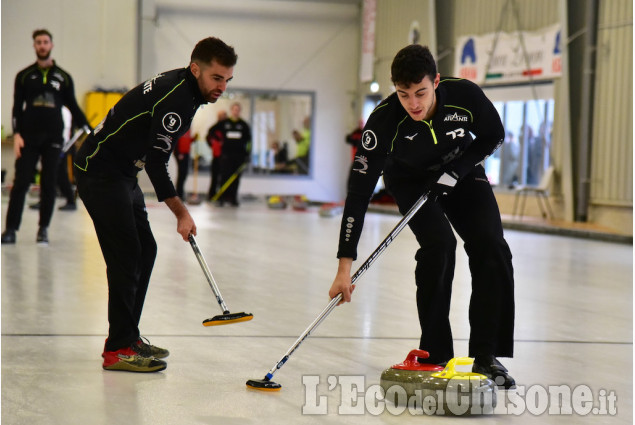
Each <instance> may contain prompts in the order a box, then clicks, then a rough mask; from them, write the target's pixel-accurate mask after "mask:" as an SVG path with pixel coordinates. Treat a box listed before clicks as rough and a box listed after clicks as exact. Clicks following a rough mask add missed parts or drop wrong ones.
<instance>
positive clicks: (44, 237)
mask: <svg viewBox="0 0 635 425" xmlns="http://www.w3.org/2000/svg"><path fill="white" fill-rule="evenodd" d="M36 241H37V243H39V244H44V245H47V244H48V243H49V236H48V232H47V231H46V227H40V228H39V229H38V231H37V237H36Z"/></svg>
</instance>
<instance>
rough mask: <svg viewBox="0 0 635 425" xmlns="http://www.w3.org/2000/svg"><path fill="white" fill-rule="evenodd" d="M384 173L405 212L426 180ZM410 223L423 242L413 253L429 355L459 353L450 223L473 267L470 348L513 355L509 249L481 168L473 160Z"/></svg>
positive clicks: (440, 359)
mask: <svg viewBox="0 0 635 425" xmlns="http://www.w3.org/2000/svg"><path fill="white" fill-rule="evenodd" d="M385 180H386V185H387V188H388V190H389V191H390V192H391V193H392V195H393V196H394V197H395V199H396V201H397V204H398V206H399V211H400V212H401V213H402V214H405V213H406V212H407V211H408V210H409V209H410V207H411V206H412V205H413V204H414V203H415V202H416V200H417V199H419V197H420V196H421V195H422V194H423V188H422V185H421V184H414V183H407V182H405V181H403V180H402V181H394V180H393V181H391V180H390V179H389V178H387V177H386V178H385ZM409 226H410V228H411V230H412V231H413V233H414V234H415V236H416V238H417V241H418V242H419V246H420V248H419V250H418V251H417V253H416V255H415V259H416V260H417V266H416V269H415V280H416V283H417V309H418V312H419V322H420V324H421V341H420V348H421V349H424V350H426V351H429V352H430V359H429V361H430V362H432V363H439V362H443V361H446V360H449V359H450V358H452V357H454V349H453V343H452V330H451V327H450V319H449V313H450V299H451V296H452V280H453V278H454V266H455V251H456V238H455V236H454V233H453V231H452V227H454V229H455V230H456V232H457V234H458V235H459V236H460V237H461V239H462V240H463V241H464V243H465V245H464V248H465V251H466V253H467V255H468V257H469V266H470V271H471V274H472V296H471V299H470V306H469V320H470V327H471V332H470V342H469V353H468V355H469V356H470V357H474V356H477V355H490V354H492V355H495V356H497V357H512V356H513V344H514V342H513V337H514V277H513V267H512V255H511V252H510V250H509V247H508V245H507V242H506V241H505V239H504V237H503V227H502V224H501V219H500V212H499V210H498V205H497V203H496V198H495V197H494V193H493V192H492V188H491V186H490V184H489V182H488V181H487V178H486V176H485V172H484V170H483V168H482V167H480V166H479V167H476V168H475V170H474V171H473V172H472V173H470V174H469V175H468V176H466V177H465V178H463V179H462V180H461V181H460V182H459V183H458V184H457V186H456V187H455V189H454V191H453V192H452V193H451V194H450V195H449V196H447V197H445V198H444V199H442V200H440V201H436V202H435V201H434V200H432V199H431V200H429V201H428V202H427V203H426V204H425V205H424V206H423V207H422V208H421V209H420V210H419V212H418V213H417V214H416V215H415V216H414V217H413V218H412V219H411V220H410V222H409Z"/></svg>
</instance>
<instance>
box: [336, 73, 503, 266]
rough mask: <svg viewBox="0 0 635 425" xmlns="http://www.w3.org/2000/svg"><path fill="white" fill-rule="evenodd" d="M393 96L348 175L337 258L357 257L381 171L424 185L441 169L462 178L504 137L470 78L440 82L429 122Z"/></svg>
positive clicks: (371, 122)
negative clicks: (414, 115)
mask: <svg viewBox="0 0 635 425" xmlns="http://www.w3.org/2000/svg"><path fill="white" fill-rule="evenodd" d="M397 96H398V95H397V93H393V94H391V95H390V96H388V97H387V98H386V99H384V100H383V101H382V102H381V103H380V104H379V105H378V106H377V107H376V108H375V110H374V111H373V112H372V114H371V115H370V117H369V118H368V121H367V123H366V126H365V127H364V132H363V135H362V139H361V140H360V142H359V144H358V147H357V154H356V156H355V160H354V162H353V165H352V167H351V172H350V177H349V187H348V195H347V197H346V202H345V206H344V213H343V217H342V224H341V229H340V238H339V246H338V252H337V257H338V258H342V257H350V258H353V259H356V258H357V244H358V242H359V238H360V235H361V232H362V227H363V224H364V216H365V215H366V211H367V209H368V203H369V201H370V198H371V196H372V194H373V190H374V189H375V187H376V185H377V181H378V179H379V177H380V176H381V174H382V172H384V173H385V175H386V177H389V176H390V177H393V178H395V180H399V179H401V180H404V179H405V180H408V181H414V182H417V181H420V182H421V185H422V186H424V185H426V184H428V183H429V179H430V178H431V176H435V175H436V176H438V173H440V172H442V171H450V170H451V171H453V172H456V173H457V174H458V175H459V180H460V177H464V176H465V175H467V174H468V173H469V172H470V171H471V170H472V169H473V168H474V167H475V166H476V165H477V164H479V163H480V162H482V161H483V160H485V159H486V158H487V157H488V156H489V155H491V154H492V153H493V152H494V151H495V150H496V149H498V147H499V146H500V145H501V143H502V142H503V139H504V137H505V129H504V127H503V124H502V123H501V119H500V116H499V115H498V112H497V111H496V109H495V108H494V105H493V104H492V102H491V101H490V100H489V99H488V98H487V97H486V96H485V94H484V93H483V91H482V90H481V89H480V88H479V87H478V86H477V85H476V84H474V83H472V82H471V81H469V80H464V79H458V78H447V77H443V78H441V81H440V83H439V86H438V87H437V89H436V99H437V105H436V110H435V113H434V115H433V117H432V118H431V119H430V120H428V121H425V120H421V121H414V120H413V119H412V118H410V116H409V115H408V113H407V112H406V110H405V109H404V108H403V107H402V106H401V103H400V102H399V98H398V97H397ZM457 184H460V181H459V183H457Z"/></svg>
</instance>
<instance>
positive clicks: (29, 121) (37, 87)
mask: <svg viewBox="0 0 635 425" xmlns="http://www.w3.org/2000/svg"><path fill="white" fill-rule="evenodd" d="M62 106H66V107H67V108H68V109H69V111H70V112H71V115H72V116H73V125H74V126H75V127H83V126H84V125H87V124H88V122H87V121H86V117H85V116H84V113H83V112H82V110H81V109H80V108H79V105H77V100H76V99H75V87H74V85H73V79H72V78H71V76H70V74H69V73H68V72H66V71H64V70H63V69H62V68H60V67H59V66H57V64H56V63H55V62H53V66H52V67H50V68H40V67H39V66H38V64H37V62H36V63H34V64H32V65H29V66H28V67H26V68H24V69H23V70H22V71H20V72H18V74H17V75H16V77H15V84H14V91H13V110H12V124H13V132H14V133H25V132H26V133H28V132H30V131H46V132H49V133H51V134H59V135H60V137H61V136H62V132H63V131H64V120H63V118H62Z"/></svg>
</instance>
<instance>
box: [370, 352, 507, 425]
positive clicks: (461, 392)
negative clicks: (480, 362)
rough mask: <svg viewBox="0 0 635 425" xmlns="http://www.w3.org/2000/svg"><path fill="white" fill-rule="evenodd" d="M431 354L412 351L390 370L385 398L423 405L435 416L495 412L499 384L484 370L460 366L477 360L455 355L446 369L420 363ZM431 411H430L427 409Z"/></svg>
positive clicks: (384, 379) (384, 375) (386, 373)
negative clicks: (462, 368) (464, 370)
mask: <svg viewBox="0 0 635 425" xmlns="http://www.w3.org/2000/svg"><path fill="white" fill-rule="evenodd" d="M428 357H430V354H429V353H428V352H427V351H424V350H412V351H410V353H408V356H407V357H406V360H404V361H403V363H399V364H396V365H394V366H392V367H391V368H389V369H386V370H384V371H383V372H382V374H381V379H380V385H381V387H382V388H383V390H384V394H385V400H386V401H388V402H390V403H393V404H394V405H396V406H402V405H408V406H412V405H415V406H423V408H424V412H426V409H427V410H428V411H429V412H430V413H432V414H435V415H451V416H464V415H479V414H480V415H482V414H491V413H493V412H494V408H495V407H496V394H497V387H496V384H495V383H494V381H493V380H491V379H489V378H488V377H487V376H485V375H482V374H480V373H473V372H459V371H457V370H456V366H471V365H472V363H473V362H474V359H472V358H470V357H455V358H453V359H451V360H450V361H449V362H448V363H447V365H446V366H445V368H443V367H442V366H439V365H436V364H427V363H420V362H419V360H418V359H417V358H419V359H427V358H428ZM426 413H427V412H426Z"/></svg>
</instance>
